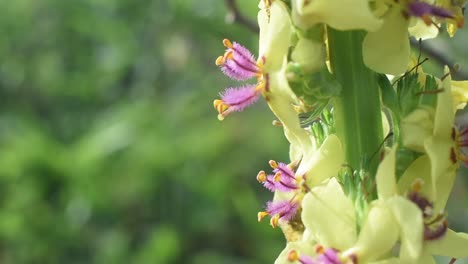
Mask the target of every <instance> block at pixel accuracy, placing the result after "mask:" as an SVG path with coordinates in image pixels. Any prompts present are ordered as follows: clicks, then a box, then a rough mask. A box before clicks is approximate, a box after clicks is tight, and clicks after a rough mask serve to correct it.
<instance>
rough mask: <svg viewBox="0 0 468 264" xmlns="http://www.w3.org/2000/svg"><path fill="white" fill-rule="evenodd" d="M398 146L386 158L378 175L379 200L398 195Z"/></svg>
mask: <svg viewBox="0 0 468 264" xmlns="http://www.w3.org/2000/svg"><path fill="white" fill-rule="evenodd" d="M396 150H397V145H395V146H393V148H392V150H391V151H390V152H389V153H388V154H387V155H386V156H385V158H384V160H383V161H382V162H381V163H380V165H379V168H378V169H377V174H376V176H375V177H376V184H377V194H378V195H379V199H388V198H390V197H392V196H394V195H396V194H397V188H396V179H395V158H396V157H395V153H396Z"/></svg>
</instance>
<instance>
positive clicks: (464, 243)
mask: <svg viewBox="0 0 468 264" xmlns="http://www.w3.org/2000/svg"><path fill="white" fill-rule="evenodd" d="M425 249H426V252H429V253H431V254H432V255H439V256H447V257H452V258H466V257H468V234H466V233H456V232H454V231H453V230H450V229H449V230H447V233H446V234H445V235H444V236H443V237H442V238H441V239H438V240H433V241H426V245H425Z"/></svg>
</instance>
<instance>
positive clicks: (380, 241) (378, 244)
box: [354, 202, 399, 262]
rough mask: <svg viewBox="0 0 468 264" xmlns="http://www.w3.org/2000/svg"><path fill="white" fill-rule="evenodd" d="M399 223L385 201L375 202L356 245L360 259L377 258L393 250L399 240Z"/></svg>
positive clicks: (364, 260)
mask: <svg viewBox="0 0 468 264" xmlns="http://www.w3.org/2000/svg"><path fill="white" fill-rule="evenodd" d="M398 233H399V230H398V223H397V222H396V220H395V218H394V216H393V213H392V211H391V210H390V209H389V208H388V207H387V206H386V204H385V203H384V202H377V203H374V204H373V206H372V207H371V209H370V211H369V213H368V215H367V218H366V221H365V223H364V225H363V227H362V229H361V233H360V234H359V238H358V242H357V243H356V246H355V247H354V248H355V249H356V250H357V252H358V254H359V260H360V261H363V262H366V261H368V260H376V259H378V258H380V257H382V256H384V255H387V254H388V253H389V252H391V250H392V248H393V246H394V245H395V243H396V242H397V240H398Z"/></svg>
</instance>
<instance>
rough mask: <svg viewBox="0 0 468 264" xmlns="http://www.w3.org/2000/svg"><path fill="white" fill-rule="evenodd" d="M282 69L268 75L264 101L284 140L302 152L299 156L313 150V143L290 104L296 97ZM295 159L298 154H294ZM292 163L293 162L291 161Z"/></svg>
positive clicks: (283, 68)
mask: <svg viewBox="0 0 468 264" xmlns="http://www.w3.org/2000/svg"><path fill="white" fill-rule="evenodd" d="M283 65H284V67H282V68H281V69H280V71H277V72H272V73H270V74H269V77H268V78H269V84H270V86H269V89H270V91H269V92H268V94H267V96H266V99H267V102H268V105H269V106H270V109H271V111H272V112H273V113H274V114H275V115H276V117H278V119H279V121H280V122H281V123H282V125H283V128H284V132H285V135H286V138H287V139H288V141H289V142H290V143H291V144H292V145H294V146H295V149H296V150H297V149H300V150H302V153H300V156H303V155H305V153H309V152H311V151H313V150H314V143H313V141H312V138H311V137H310V135H309V133H308V132H307V131H306V130H305V129H303V128H302V127H301V125H300V122H299V117H298V114H297V112H296V110H294V108H293V106H292V104H293V103H295V102H296V100H297V99H296V96H295V94H294V93H293V92H292V90H291V87H290V86H289V84H288V81H287V80H286V74H285V72H284V70H285V68H286V61H285V63H284V64H283ZM294 155H295V156H296V157H297V156H298V155H299V154H298V153H295V154H294ZM293 161H294V160H293Z"/></svg>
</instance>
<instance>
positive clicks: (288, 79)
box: [214, 0, 468, 264]
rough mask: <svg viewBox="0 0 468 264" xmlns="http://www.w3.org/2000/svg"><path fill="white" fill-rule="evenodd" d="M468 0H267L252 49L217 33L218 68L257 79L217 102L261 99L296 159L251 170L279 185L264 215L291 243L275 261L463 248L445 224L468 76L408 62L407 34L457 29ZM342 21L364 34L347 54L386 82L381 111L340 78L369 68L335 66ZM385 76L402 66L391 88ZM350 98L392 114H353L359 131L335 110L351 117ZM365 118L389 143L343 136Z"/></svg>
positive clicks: (235, 105)
mask: <svg viewBox="0 0 468 264" xmlns="http://www.w3.org/2000/svg"><path fill="white" fill-rule="evenodd" d="M464 2H465V1H460V0H458V1H454V0H451V1H448V0H400V1H390V0H371V1H369V0H314V1H309V0H291V1H280V0H268V1H267V0H262V1H260V4H259V12H258V24H259V27H260V38H259V52H258V56H257V57H258V59H257V58H256V57H255V55H253V53H252V52H251V51H249V50H248V49H247V48H246V47H244V46H243V45H241V44H239V43H237V42H231V41H230V40H227V39H225V40H223V44H224V47H225V48H226V50H225V53H224V54H223V55H222V56H219V57H218V58H217V59H216V65H217V66H219V67H220V69H221V71H222V72H223V73H224V74H225V75H227V76H228V77H230V78H231V79H233V80H236V81H249V80H253V79H254V80H255V82H254V83H251V84H244V85H243V86H240V87H230V88H227V89H226V90H224V91H223V92H221V93H220V99H216V100H215V101H214V108H215V109H216V110H217V112H218V118H219V119H220V120H223V119H224V118H225V117H226V116H228V115H229V114H231V113H232V112H240V111H242V110H244V109H245V108H247V107H249V106H251V105H252V104H253V103H255V102H257V101H258V100H259V98H260V97H263V98H265V101H266V102H267V104H268V105H269V107H270V109H271V110H272V112H273V113H274V114H275V116H276V117H277V119H278V120H276V121H275V122H274V123H275V124H277V125H279V126H280V127H282V129H283V132H284V135H285V137H286V138H287V140H288V141H289V143H290V149H289V158H290V162H289V164H288V163H282V162H276V161H273V160H271V161H270V162H269V165H270V167H271V169H272V173H270V174H268V173H266V172H265V171H263V170H262V171H260V172H259V173H258V174H257V181H258V182H259V183H261V184H262V185H263V186H264V187H265V188H266V189H267V190H269V191H271V192H273V193H274V197H273V199H272V200H271V201H269V202H267V203H266V206H265V210H264V211H261V212H259V213H258V220H259V221H261V220H262V219H264V218H265V217H267V216H268V217H270V224H271V226H273V227H277V226H279V227H280V228H281V229H282V230H283V232H284V234H285V236H286V239H287V245H286V248H285V249H284V250H283V252H281V254H280V255H279V256H278V258H277V260H276V262H275V263H276V264H287V263H301V264H350V263H352V264H357V263H359V264H362V263H372V264H384V263H385V264H393V263H395V264H396V263H403V264H406V263H408V264H412V263H416V264H418V263H421V264H423V263H434V259H433V255H444V256H449V257H452V258H454V259H455V258H463V257H468V234H464V233H456V232H455V231H453V230H451V229H450V228H449V222H448V220H447V214H446V212H445V206H446V203H447V200H448V197H449V195H450V193H451V191H452V188H453V185H454V182H455V178H456V175H457V171H458V169H459V168H460V166H461V165H462V164H466V163H468V152H465V151H466V147H468V128H464V127H457V126H456V125H455V113H456V111H457V110H459V109H462V108H464V107H465V105H466V103H467V101H468V81H452V80H451V75H450V72H449V71H448V70H447V69H446V71H445V74H444V76H443V77H441V78H440V79H437V78H435V77H432V76H430V75H428V74H426V73H424V72H423V71H422V70H421V68H422V66H421V65H420V63H419V62H417V65H416V66H415V67H412V66H413V65H412V60H411V58H412V55H411V51H410V48H409V39H408V38H409V37H410V36H414V37H417V38H421V39H425V38H432V37H435V36H436V35H437V33H438V32H439V30H440V29H441V27H442V25H443V24H445V25H446V27H447V30H448V32H449V34H451V35H453V34H454V33H455V31H456V29H458V28H461V27H462V26H463V23H464V19H463V12H462V10H463V5H464ZM355 30H360V31H355ZM334 31H340V32H347V31H349V32H353V33H351V34H354V35H346V36H353V37H348V38H349V39H350V40H349V41H354V39H353V38H355V39H359V40H360V42H358V43H359V46H356V45H354V46H353V45H350V46H349V47H350V49H353V48H355V47H358V50H356V49H355V50H350V51H349V52H350V53H351V54H362V57H360V56H358V57H357V58H354V60H356V65H359V63H360V64H362V65H365V67H361V69H365V70H363V72H362V74H363V75H365V74H368V73H369V72H370V74H368V75H367V76H368V77H369V76H370V77H369V78H375V79H377V78H379V79H378V81H377V80H375V82H369V83H375V84H376V87H375V89H379V88H380V90H379V91H381V92H379V93H378V94H379V96H378V98H373V99H372V98H369V100H375V102H373V103H375V104H377V105H378V106H379V108H377V111H376V112H375V113H373V112H372V113H368V111H367V110H366V106H365V105H362V103H360V102H362V100H356V98H344V95H343V94H345V93H342V91H343V90H346V89H351V88H352V87H354V88H352V89H360V88H361V87H359V85H357V86H356V85H354V84H351V83H345V82H342V81H341V82H340V78H339V77H340V76H342V75H346V74H347V73H346V72H344V73H343V71H342V69H346V67H351V68H350V69H349V72H350V73H349V75H350V76H351V77H352V78H349V80H355V79H359V78H361V75H360V74H361V73H360V72H358V71H359V70H357V69H353V68H352V66H353V65H336V61H334V54H335V52H336V50H333V49H334V48H336V47H337V46H336V45H335V46H334V45H331V44H330V42H333V41H335V40H334V39H333V37H330V34H334V33H331V32H334ZM363 33H364V35H363ZM345 41H347V40H346V39H345ZM350 43H351V42H350ZM368 68H370V69H371V70H372V71H369V70H368ZM337 69H338V70H337ZM385 74H387V75H390V74H391V75H395V81H394V82H393V84H391V83H390V81H389V80H388V77H387V76H386V75H385ZM362 78H367V77H362ZM377 83H378V86H377ZM379 86H380V87H379ZM351 96H353V95H351ZM359 96H362V94H361V95H359ZM343 101H346V102H347V101H349V104H350V105H351V106H352V108H351V110H352V111H356V112H358V111H361V112H360V113H359V114H360V115H363V116H370V115H375V116H378V118H379V119H378V120H379V122H377V123H380V117H381V112H383V113H385V114H384V115H383V118H382V123H380V124H370V123H368V122H367V123H366V122H365V121H366V119H365V118H363V119H361V117H360V116H358V117H359V120H356V122H355V123H357V125H355V126H354V127H353V128H349V127H340V126H338V125H336V126H335V124H334V123H333V120H335V119H336V120H338V121H342V119H343V118H344V117H343V116H344V114H343V113H346V110H343V109H341V108H342V107H343V106H342V105H340V102H343ZM353 104H355V105H353ZM359 109H360V110H359ZM335 110H336V111H335ZM324 113H327V114H324ZM330 116H332V117H333V118H330ZM363 120H364V121H363ZM353 125H354V124H353ZM369 126H376V127H378V128H380V132H379V133H378V134H379V135H368V136H369V137H374V138H384V137H385V138H386V139H389V140H384V141H383V142H382V143H381V145H380V146H374V147H375V148H374V149H371V151H372V152H373V153H372V152H370V151H369V149H367V150H366V149H365V148H366V145H367V142H365V141H366V138H365V137H362V136H360V137H358V139H356V141H354V140H352V137H349V136H348V135H360V134H363V133H366V131H367V127H369ZM382 128H387V129H386V130H385V129H382ZM390 128H392V131H391V132H390V131H389V130H390ZM350 138H351V140H350ZM355 150H356V151H355ZM350 153H354V155H355V153H359V155H361V156H360V157H358V158H357V159H358V160H360V162H359V163H358V164H356V162H355V163H354V164H352V165H350V163H351V162H350V160H356V159H352V158H350V155H351V154H350ZM372 163H376V166H375V167H372Z"/></svg>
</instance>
